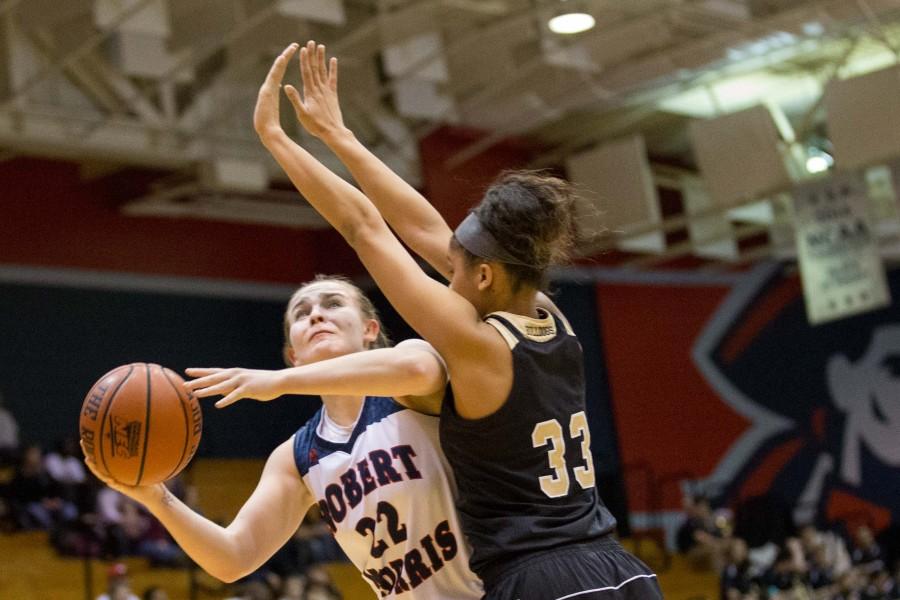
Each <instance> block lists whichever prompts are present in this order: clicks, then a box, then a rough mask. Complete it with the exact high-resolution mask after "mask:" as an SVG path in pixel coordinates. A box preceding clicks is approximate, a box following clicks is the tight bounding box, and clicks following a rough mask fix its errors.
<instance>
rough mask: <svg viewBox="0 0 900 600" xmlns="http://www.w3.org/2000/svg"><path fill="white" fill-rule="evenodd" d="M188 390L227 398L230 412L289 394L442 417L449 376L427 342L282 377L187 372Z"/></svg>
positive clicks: (303, 367) (292, 371) (357, 355)
mask: <svg viewBox="0 0 900 600" xmlns="http://www.w3.org/2000/svg"><path fill="white" fill-rule="evenodd" d="M187 374H188V375H190V376H191V377H197V378H198V379H192V380H190V381H188V382H187V384H186V387H187V388H188V389H189V390H191V391H192V392H193V393H194V394H195V395H196V396H199V397H201V398H205V397H208V396H217V395H221V396H224V397H223V398H222V399H221V400H219V401H218V402H216V406H217V407H218V408H224V407H226V406H228V405H229V404H233V403H235V402H237V401H238V400H240V399H242V398H253V399H255V400H272V399H274V398H277V397H279V396H283V395H285V394H310V395H317V396H321V395H328V394H332V395H347V396H362V395H367V394H368V395H377V396H393V397H395V398H397V400H398V401H399V402H400V403H401V404H403V405H404V406H407V407H409V408H412V409H414V410H418V411H420V412H426V413H429V414H436V413H437V412H439V411H440V400H441V398H442V396H443V390H444V385H445V384H446V383H447V373H446V369H445V366H444V363H443V361H442V360H441V358H440V356H439V355H438V354H437V352H436V351H435V350H434V348H432V347H431V345H430V344H429V343H428V342H426V341H424V340H405V341H403V342H400V343H399V344H397V345H396V346H394V347H393V348H378V349H376V350H366V351H363V352H355V353H353V354H348V355H346V356H338V357H336V358H330V359H328V360H322V361H319V362H315V363H310V364H308V365H301V366H299V367H291V368H288V369H281V370H277V371H265V370H258V369H198V368H190V369H187Z"/></svg>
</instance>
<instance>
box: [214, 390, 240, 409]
mask: <svg viewBox="0 0 900 600" xmlns="http://www.w3.org/2000/svg"><path fill="white" fill-rule="evenodd" d="M243 397H244V396H242V395H241V394H240V393H238V390H234V391H233V392H231V393H230V394H228V395H227V396H225V397H224V398H222V399H221V400H219V401H218V402H216V404H215V407H216V408H225V407H226V406H231V405H232V404H234V403H235V402H237V401H238V400H240V399H242V398H243Z"/></svg>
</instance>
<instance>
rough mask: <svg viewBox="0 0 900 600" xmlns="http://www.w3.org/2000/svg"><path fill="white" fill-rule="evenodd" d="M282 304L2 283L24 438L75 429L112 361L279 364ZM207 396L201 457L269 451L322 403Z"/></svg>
mask: <svg viewBox="0 0 900 600" xmlns="http://www.w3.org/2000/svg"><path fill="white" fill-rule="evenodd" d="M283 307H284V303H282V302H268V301H251V300H239V299H220V298H208V297H196V296H187V295H177V294H161V293H147V292H122V291H104V290H97V289H75V288H65V287H43V286H35V285H13V284H0V336H2V338H0V339H2V343H0V390H2V392H3V394H4V396H5V398H6V404H7V406H8V407H9V408H10V409H11V410H12V411H13V414H14V415H15V416H16V418H17V420H18V421H19V425H20V429H21V437H22V438H23V441H25V442H28V441H31V442H38V443H41V444H42V445H44V446H45V447H47V448H50V447H52V445H53V444H54V442H55V441H56V440H57V439H58V438H60V437H61V436H64V435H77V434H78V415H79V410H80V409H81V403H82V401H83V400H84V395H85V394H86V393H87V391H88V390H89V389H90V387H91V385H92V384H93V383H94V381H96V380H97V379H98V378H99V377H100V376H101V375H103V374H104V373H105V372H106V371H108V370H109V369H112V368H113V367H116V366H118V365H121V364H125V363H129V362H155V363H159V364H162V365H164V366H167V367H169V368H171V369H173V370H175V371H176V372H178V373H180V374H181V375H182V376H183V375H184V369H185V368H187V367H234V366H242V367H251V368H266V369H271V368H280V367H282V366H283V362H282V360H281V347H282V333H281V318H282V310H283ZM213 401H214V400H212V399H207V400H201V402H202V406H203V419H204V430H203V438H202V441H201V444H200V448H199V450H198V454H199V455H200V456H216V457H264V456H266V455H268V453H269V452H271V450H272V449H273V448H274V447H275V446H276V445H278V443H280V442H282V441H284V440H286V439H287V438H289V437H290V436H291V435H292V434H293V433H294V432H295V431H296V430H297V428H298V427H299V426H300V425H302V424H303V423H304V422H306V420H307V419H308V418H309V417H310V416H311V415H312V414H313V413H314V412H315V411H316V410H317V409H318V407H319V406H320V403H319V400H318V398H303V397H294V398H290V399H288V398H283V399H281V400H279V401H277V402H272V403H265V404H264V403H258V402H254V401H241V402H238V403H237V404H236V405H233V406H230V407H228V408H226V409H222V410H219V409H217V408H215V407H214V406H213Z"/></svg>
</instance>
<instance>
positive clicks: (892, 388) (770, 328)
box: [692, 265, 900, 521]
mask: <svg viewBox="0 0 900 600" xmlns="http://www.w3.org/2000/svg"><path fill="white" fill-rule="evenodd" d="M891 287H892V288H893V289H892V297H894V298H898V297H900V295H898V294H900V272H896V273H894V274H892V276H891ZM692 358H693V360H694V363H695V364H696V365H697V368H698V370H699V371H700V373H701V374H702V375H703V377H704V378H705V379H706V381H707V382H708V383H709V384H710V385H711V386H712V387H713V388H714V389H715V391H716V392H717V394H718V396H719V397H720V398H721V400H722V401H723V402H724V403H726V404H727V405H729V406H730V407H731V408H732V409H734V410H735V411H736V412H738V413H739V414H740V415H742V416H743V417H745V418H746V419H747V421H748V422H749V425H748V427H747V428H746V429H745V430H744V432H743V433H742V434H741V435H740V436H739V437H738V438H737V439H736V440H734V442H733V443H732V444H731V446H730V448H729V449H728V450H727V452H726V453H725V454H724V455H723V456H722V457H721V458H720V460H719V461H718V464H717V465H716V467H715V468H714V470H713V472H712V473H711V474H710V475H709V476H708V477H707V478H706V479H705V480H703V481H700V482H696V483H697V484H698V485H700V486H701V487H705V488H706V489H708V490H712V491H713V492H714V493H718V494H719V495H721V496H722V498H723V499H726V500H738V499H740V498H741V497H742V496H746V493H747V490H748V489H749V488H750V487H751V486H750V483H751V482H754V483H755V484H758V483H759V482H760V481H764V482H766V485H767V486H768V488H767V489H766V490H764V491H765V493H766V494H768V495H771V496H775V497H777V498H779V499H780V500H782V501H784V502H785V503H787V504H789V505H791V506H794V507H796V508H797V509H798V510H800V509H801V508H805V511H806V514H805V515H801V514H798V513H796V512H795V517H798V518H801V519H802V518H804V516H805V517H806V518H808V517H810V516H811V515H812V514H815V513H818V514H827V513H829V508H833V505H834V502H833V500H834V498H835V497H837V496H840V497H841V498H842V499H844V500H846V499H847V498H851V499H853V500H854V501H858V502H859V503H860V506H865V507H867V508H875V509H878V510H880V511H881V512H882V513H884V514H887V515H890V516H892V517H893V520H895V521H896V520H900V469H898V467H900V310H898V309H896V308H894V307H888V308H886V309H882V310H879V311H875V312H870V313H866V314H861V315H856V316H853V317H849V318H846V319H843V320H839V321H834V322H831V323H827V324H823V325H818V326H815V327H814V326H811V325H809V324H808V322H807V319H806V314H805V308H804V305H803V298H802V294H801V292H800V286H799V283H798V282H797V281H796V280H795V279H790V278H785V277H782V276H781V268H780V266H779V265H764V266H762V267H760V268H757V269H756V270H755V271H753V272H751V273H750V274H749V275H748V276H747V278H746V279H745V280H744V281H743V282H742V283H740V284H739V285H737V286H735V287H734V288H733V289H732V291H731V293H730V294H729V296H728V297H727V298H726V299H725V300H724V301H723V302H722V304H721V305H720V306H719V308H718V310H717V311H716V313H715V314H714V315H713V317H712V318H711V319H710V320H709V322H708V323H707V325H706V326H705V329H704V330H703V332H702V333H701V335H700V336H699V337H698V338H697V340H696V342H695V345H694V348H693V351H692ZM758 487H759V486H758V485H756V488H757V489H756V492H757V493H758V492H759V490H758ZM845 505H846V503H845ZM831 512H833V511H831Z"/></svg>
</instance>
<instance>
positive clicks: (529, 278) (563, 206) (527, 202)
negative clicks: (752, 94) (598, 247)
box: [454, 171, 575, 288]
mask: <svg viewBox="0 0 900 600" xmlns="http://www.w3.org/2000/svg"><path fill="white" fill-rule="evenodd" d="M574 206H575V194H574V192H573V188H572V184H570V183H569V182H567V181H565V180H563V179H560V178H558V177H553V176H551V175H548V174H547V173H545V172H543V171H505V172H503V173H501V174H500V176H499V177H497V179H495V180H494V182H493V183H492V184H491V185H490V187H488V189H487V191H486V192H485V194H484V197H483V198H482V200H481V202H480V203H479V204H478V206H476V207H475V208H474V209H473V210H472V212H474V213H475V215H476V216H477V217H478V220H479V221H481V224H482V226H484V228H485V229H487V230H488V231H489V232H490V233H491V235H493V236H494V238H495V239H496V240H497V242H498V243H499V244H500V245H501V246H503V248H505V249H506V250H507V251H509V253H510V254H512V255H513V256H514V257H515V258H516V259H518V260H519V261H520V262H523V263H525V265H518V264H510V263H503V266H504V267H505V268H506V270H507V271H508V272H509V273H510V274H511V275H512V276H513V280H514V282H515V283H514V287H515V288H518V287H520V286H521V285H523V284H524V285H529V286H532V287H536V288H540V287H541V286H542V285H543V284H544V275H545V273H546V271H547V268H548V267H550V266H551V265H554V264H560V263H564V262H566V260H568V257H569V249H570V247H571V246H572V243H573V240H574V236H573V231H574V229H573V227H574ZM454 245H455V246H457V247H460V248H462V247H461V246H460V245H459V243H458V242H456V241H455V239H454ZM462 250H463V251H464V253H465V255H466V259H467V262H468V263H469V264H472V263H475V262H478V261H479V260H484V259H480V258H478V257H477V256H474V255H473V254H471V253H470V252H468V251H466V250H465V248H462ZM526 265H528V266H526Z"/></svg>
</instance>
